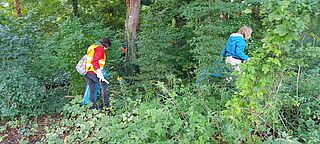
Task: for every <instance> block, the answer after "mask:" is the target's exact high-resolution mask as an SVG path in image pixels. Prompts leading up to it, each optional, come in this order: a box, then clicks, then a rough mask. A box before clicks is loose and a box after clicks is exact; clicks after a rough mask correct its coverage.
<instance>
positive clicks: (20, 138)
mask: <svg viewBox="0 0 320 144" xmlns="http://www.w3.org/2000/svg"><path fill="white" fill-rule="evenodd" d="M61 117H62V115H61V114H60V113H57V114H53V115H43V116H39V117H35V118H32V119H31V120H29V121H28V122H26V123H24V124H19V123H18V122H19V120H18V121H16V122H17V123H14V122H13V121H3V120H0V144H19V143H22V142H26V143H28V144H34V143H36V142H41V141H43V139H44V138H45V136H46V131H45V128H46V127H49V128H50V127H51V126H52V124H57V123H59V122H60V118H61ZM10 122H11V123H10ZM12 122H13V123H12Z"/></svg>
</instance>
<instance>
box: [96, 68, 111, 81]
mask: <svg viewBox="0 0 320 144" xmlns="http://www.w3.org/2000/svg"><path fill="white" fill-rule="evenodd" d="M96 74H97V77H98V78H99V80H100V81H104V82H106V83H107V84H109V82H108V81H107V80H106V79H105V78H104V77H103V74H102V71H101V69H97V70H96Z"/></svg>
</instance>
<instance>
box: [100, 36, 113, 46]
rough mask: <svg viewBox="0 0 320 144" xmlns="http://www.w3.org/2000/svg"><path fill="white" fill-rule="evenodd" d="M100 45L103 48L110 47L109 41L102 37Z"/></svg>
mask: <svg viewBox="0 0 320 144" xmlns="http://www.w3.org/2000/svg"><path fill="white" fill-rule="evenodd" d="M100 43H101V44H102V45H103V46H105V47H110V46H111V40H109V39H108V38H106V37H103V38H102V39H100Z"/></svg>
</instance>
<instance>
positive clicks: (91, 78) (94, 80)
mask: <svg viewBox="0 0 320 144" xmlns="http://www.w3.org/2000/svg"><path fill="white" fill-rule="evenodd" d="M84 79H85V81H86V82H87V83H88V85H89V88H90V101H91V102H93V106H92V107H93V108H97V104H96V101H95V99H94V93H95V90H96V84H99V85H100V89H101V93H102V94H101V95H102V100H103V102H104V104H105V105H106V107H109V94H108V90H107V89H108V85H107V83H105V82H103V81H99V78H98V77H97V75H96V74H92V73H87V74H86V75H85V76H84Z"/></svg>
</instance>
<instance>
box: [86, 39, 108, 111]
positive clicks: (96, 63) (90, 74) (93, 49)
mask: <svg viewBox="0 0 320 144" xmlns="http://www.w3.org/2000/svg"><path fill="white" fill-rule="evenodd" d="M110 46H111V41H110V40H109V39H108V38H105V37H104V38H102V39H100V41H99V43H98V44H93V45H91V46H90V47H89V48H88V50H87V55H88V57H87V62H86V71H87V74H86V75H85V76H84V78H85V80H86V82H87V83H88V85H89V88H90V101H91V102H93V105H92V107H91V108H93V109H97V104H96V100H95V99H94V93H95V89H96V84H99V85H100V88H101V92H102V98H103V103H104V104H105V106H106V108H107V109H108V108H109V107H110V104H109V94H108V90H107V89H108V85H107V84H109V82H108V81H107V80H106V79H105V78H104V77H103V74H102V69H103V68H104V65H105V63H106V54H105V52H104V50H106V49H108V48H109V47H110Z"/></svg>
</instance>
